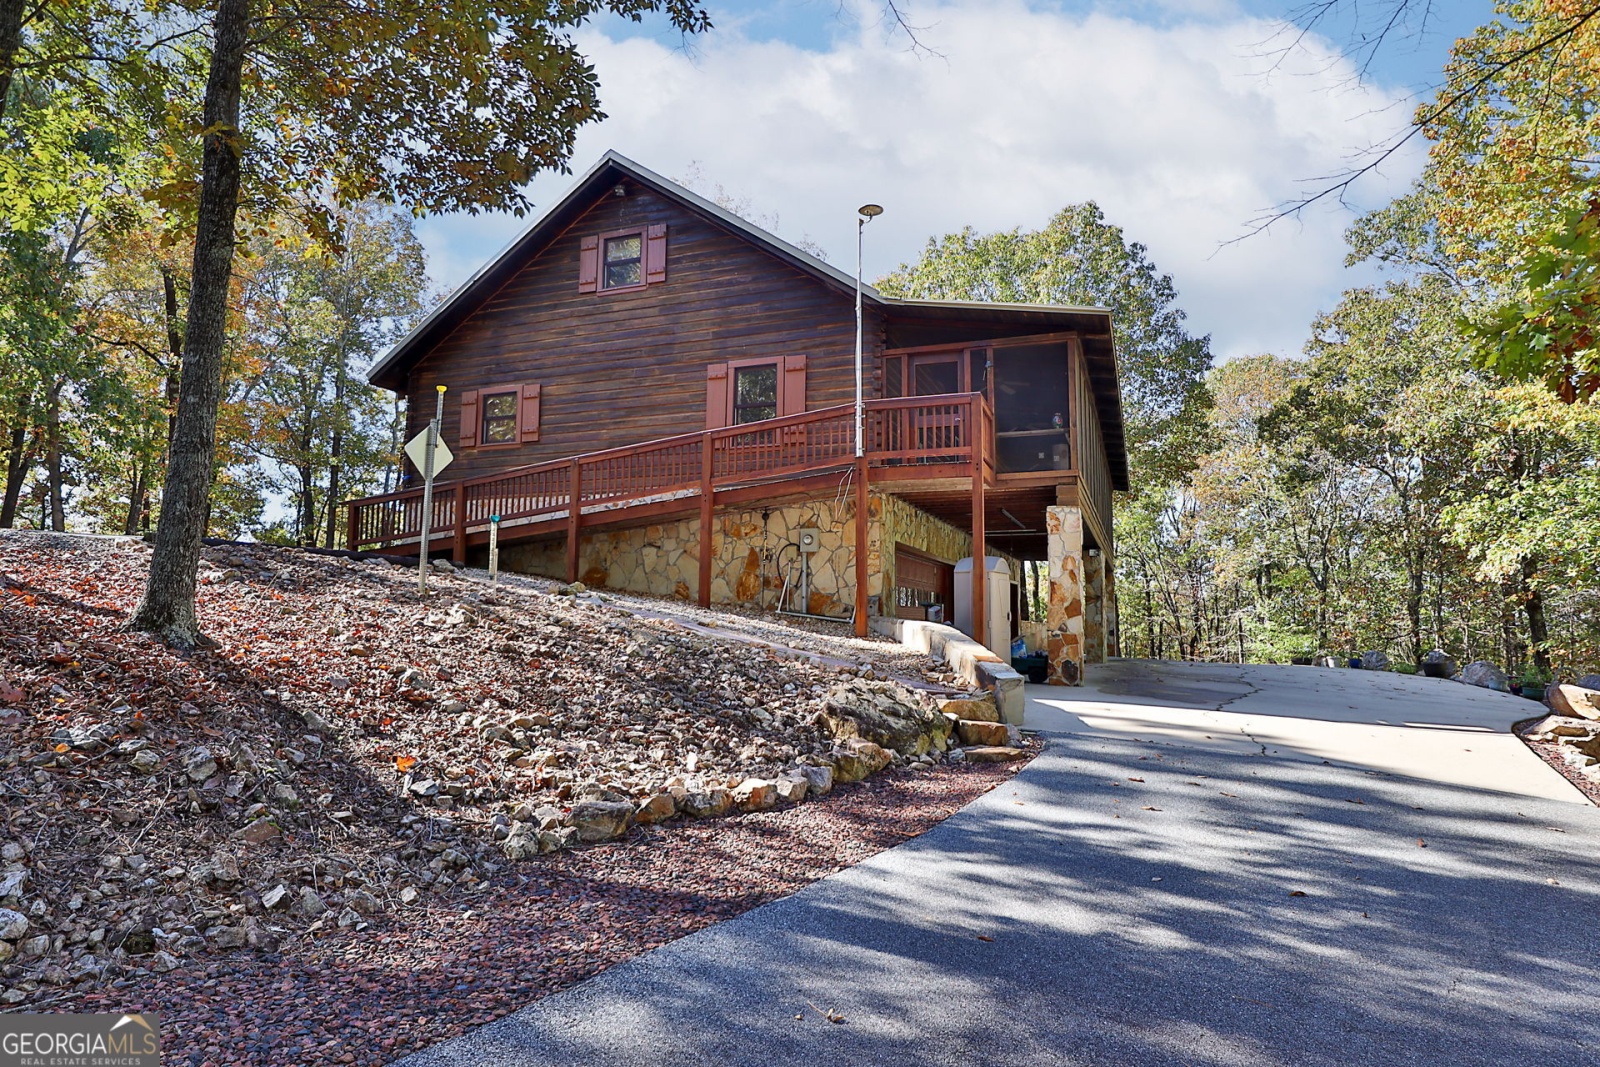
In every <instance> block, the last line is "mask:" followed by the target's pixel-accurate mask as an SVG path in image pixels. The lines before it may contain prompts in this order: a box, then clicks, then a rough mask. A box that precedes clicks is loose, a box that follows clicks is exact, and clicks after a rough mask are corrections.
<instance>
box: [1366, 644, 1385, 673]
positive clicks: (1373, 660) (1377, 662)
mask: <svg viewBox="0 0 1600 1067" xmlns="http://www.w3.org/2000/svg"><path fill="white" fill-rule="evenodd" d="M1361 669H1362V670H1364V671H1386V670H1388V669H1389V657H1388V656H1387V655H1386V654H1385V653H1383V652H1380V651H1378V650H1377V649H1375V648H1369V649H1367V651H1365V652H1363V653H1362V654H1361Z"/></svg>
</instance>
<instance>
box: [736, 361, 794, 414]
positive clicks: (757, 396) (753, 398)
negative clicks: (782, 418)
mask: <svg viewBox="0 0 1600 1067" xmlns="http://www.w3.org/2000/svg"><path fill="white" fill-rule="evenodd" d="M781 377H782V376H781V375H780V374H779V373H778V364H776V363H752V364H750V365H748V366H744V367H735V368H734V370H733V419H732V422H733V425H735V426H743V425H744V424H745V423H747V422H760V421H761V420H762V419H775V418H777V417H778V391H779V388H780V381H781Z"/></svg>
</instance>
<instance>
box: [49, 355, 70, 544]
mask: <svg viewBox="0 0 1600 1067" xmlns="http://www.w3.org/2000/svg"><path fill="white" fill-rule="evenodd" d="M61 385H62V383H60V382H57V383H56V384H55V385H54V386H52V387H51V389H50V397H49V400H48V402H47V403H46V405H45V423H44V440H45V453H44V454H45V470H46V473H47V474H48V479H47V484H46V486H45V490H46V492H47V494H48V495H47V497H46V499H47V500H48V501H49V504H50V529H52V530H54V531H55V532H56V533H66V532H67V502H66V500H65V499H64V497H65V495H66V493H65V487H64V482H65V479H64V478H63V477H62V475H61Z"/></svg>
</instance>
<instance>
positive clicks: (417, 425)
mask: <svg viewBox="0 0 1600 1067" xmlns="http://www.w3.org/2000/svg"><path fill="white" fill-rule="evenodd" d="M624 184H625V185H626V186H627V188H628V195H627V196H625V197H616V196H613V195H611V194H610V192H609V189H608V190H607V193H606V194H605V195H603V196H601V197H600V198H598V199H597V200H596V201H595V203H594V205H593V206H592V207H591V208H590V209H589V210H588V211H587V212H586V213H585V214H584V215H583V216H582V217H581V218H580V219H579V220H578V221H577V222H576V223H574V224H573V225H572V226H571V227H569V228H568V229H567V230H566V231H565V232H564V233H562V234H561V235H560V236H558V237H557V238H555V239H554V240H553V241H552V242H551V243H550V244H549V245H548V246H547V247H546V248H545V249H544V250H543V251H542V252H540V253H539V255H537V256H536V257H535V258H534V259H532V260H531V261H530V262H529V263H528V264H527V266H525V267H524V268H523V269H522V270H521V271H519V272H518V273H517V274H516V275H514V276H513V277H512V278H511V280H510V281H508V282H507V283H506V284H505V285H504V286H503V287H502V288H501V289H500V290H499V291H498V292H496V293H495V294H494V295H493V296H492V297H491V298H490V299H489V300H488V301H487V302H486V303H485V304H484V305H483V306H482V307H480V308H479V309H478V310H477V311H475V312H474V313H473V314H472V315H470V316H469V317H468V318H467V319H465V320H464V321H463V322H462V323H461V324H460V325H459V326H457V327H456V328H455V329H454V330H453V331H452V332H451V333H450V334H449V335H448V336H447V337H446V338H445V339H444V340H443V341H442V342H440V343H439V345H438V346H437V347H436V348H434V349H433V351H432V352H430V353H429V354H428V355H427V356H426V357H425V358H424V359H423V360H422V361H421V362H419V363H418V364H417V365H416V366H415V367H414V368H413V369H412V371H411V372H410V374H409V376H408V379H407V384H408V389H407V392H408V394H409V397H410V403H409V404H408V406H407V407H408V416H407V427H408V429H407V436H408V437H409V436H410V435H411V434H415V433H417V432H419V431H421V430H422V429H423V428H424V427H425V426H426V425H427V421H428V419H429V418H431V417H432V415H433V408H434V387H435V386H436V385H438V384H444V385H447V386H449V393H448V395H447V397H446V401H445V414H444V427H443V430H444V439H445V440H446V441H449V442H451V444H452V445H454V444H455V443H456V442H457V441H459V440H460V417H461V398H462V396H463V394H465V393H466V392H468V391H470V390H478V391H480V392H481V391H485V390H492V389H493V388H494V387H495V386H497V385H504V384H516V383H537V384H538V386H539V391H540V427H539V439H538V441H537V443H526V444H521V445H518V446H517V447H514V448H504V447H503V448H494V449H481V448H479V449H463V450H460V454H459V455H458V456H457V459H456V462H455V464H453V465H452V466H451V468H450V471H449V474H448V477H449V478H452V479H458V478H470V477H474V476H477V475H482V474H489V473H493V472H495V471H498V470H503V469H505V468H507V467H512V466H518V465H521V464H526V463H537V462H542V461H545V460H550V459H557V458H560V457H563V456H570V455H574V454H577V453H583V452H592V451H596V450H599V449H605V448H614V447H619V446H625V445H631V444H637V443H639V442H642V441H649V440H653V439H655V438H661V437H668V436H671V435H674V434H680V433H690V432H694V431H697V430H700V429H703V428H704V427H705V425H706V411H705V405H706V367H707V365H708V364H711V363H717V362H725V361H728V360H743V359H752V358H766V357H771V358H773V359H775V360H780V361H781V359H782V357H784V356H790V355H804V356H806V389H805V392H806V396H805V409H806V410H811V409H815V408H821V407H826V406H828V405H831V404H840V403H847V402H849V401H850V400H851V399H853V397H854V391H855V378H854V374H855V371H854V359H855V307H854V303H853V298H852V296H851V295H850V294H848V293H842V292H840V291H838V290H837V289H835V288H833V287H831V286H829V285H827V284H826V283H823V282H821V281H819V280H817V279H816V278H814V277H812V276H810V275H808V274H805V273H804V272H802V271H800V270H798V269H797V268H795V267H792V266H790V265H789V264H787V263H785V262H783V261H782V260H780V259H778V258H776V257H775V256H773V255H771V254H769V253H767V252H765V251H762V250H761V249H759V248H757V247H756V246H754V245H752V244H751V243H750V242H749V241H748V240H746V239H744V238H741V237H736V236H734V235H733V234H730V233H728V232H727V231H725V230H723V229H722V228H721V227H719V226H717V225H715V224H714V223H712V222H710V221H708V220H706V219H703V218H701V217H700V216H698V215H696V214H694V213H692V212H689V211H687V210H684V209H683V208H681V207H680V206H679V205H677V204H675V203H673V202H672V201H669V200H667V199H665V198H664V197H661V196H659V195H657V194H655V193H654V192H652V191H650V190H649V189H647V188H645V187H643V186H641V185H638V184H636V183H633V182H625V183H624ZM652 225H665V226H666V227H667V270H666V281H665V282H664V283H660V284H653V285H648V286H645V287H642V288H639V289H636V290H630V291H624V292H611V293H600V294H597V293H582V292H579V290H578V260H579V244H580V242H581V241H582V239H583V238H584V237H586V236H591V235H595V234H600V233H606V232H611V231H615V230H619V229H624V228H628V227H649V226H652ZM868 314H869V316H872V317H871V318H869V320H868V323H867V358H868V363H867V366H868V368H869V369H871V368H875V367H876V365H877V363H878V360H877V359H876V358H875V357H876V354H877V352H878V351H879V350H880V349H881V348H882V325H881V322H880V321H879V318H878V314H877V312H876V311H875V309H872V308H870V307H869V308H868ZM867 388H868V395H869V396H876V395H877V386H876V382H875V380H874V378H872V377H871V376H869V378H868V383H867Z"/></svg>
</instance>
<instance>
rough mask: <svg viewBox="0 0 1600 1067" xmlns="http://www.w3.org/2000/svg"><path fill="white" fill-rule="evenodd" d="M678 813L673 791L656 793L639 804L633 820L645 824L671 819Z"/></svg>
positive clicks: (649, 824)
mask: <svg viewBox="0 0 1600 1067" xmlns="http://www.w3.org/2000/svg"><path fill="white" fill-rule="evenodd" d="M677 813H678V805H677V802H676V801H674V800H673V799H672V794H671V793H655V794H653V795H651V796H649V797H647V798H646V799H645V800H644V801H642V802H641V803H640V804H639V807H638V808H637V809H636V810H635V811H634V813H633V821H634V822H636V823H640V824H641V825H644V826H651V825H654V824H655V823H658V822H662V821H663V820H665V819H670V818H672V817H673V816H674V815H676V814H677Z"/></svg>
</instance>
